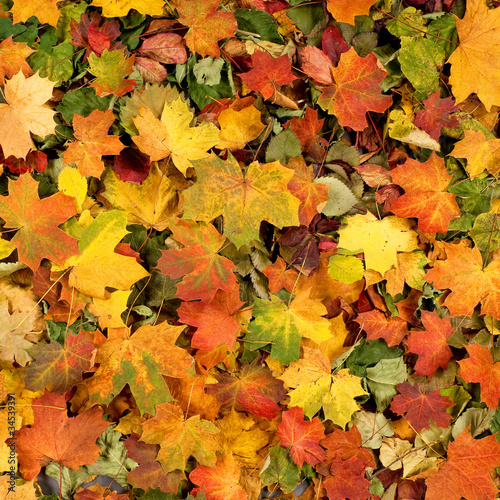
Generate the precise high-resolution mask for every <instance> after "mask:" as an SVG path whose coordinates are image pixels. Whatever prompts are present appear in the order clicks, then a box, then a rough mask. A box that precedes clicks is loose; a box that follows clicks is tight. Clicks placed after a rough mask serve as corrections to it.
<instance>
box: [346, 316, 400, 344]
mask: <svg viewBox="0 0 500 500" xmlns="http://www.w3.org/2000/svg"><path fill="white" fill-rule="evenodd" d="M354 321H356V323H358V324H359V326H360V327H361V328H362V329H363V330H364V331H365V332H366V338H367V339H368V340H374V339H380V338H382V339H384V340H385V341H386V342H387V345H388V346H389V347H392V346H395V345H398V344H400V343H401V341H402V340H403V339H404V338H405V337H406V335H407V334H408V326H407V324H406V321H403V320H402V319H401V318H398V317H397V316H396V317H394V318H392V317H391V318H389V319H386V317H385V316H384V314H383V313H381V312H380V311H377V310H376V309H374V310H373V311H368V312H364V313H359V314H358V317H357V318H356V319H355V320H354Z"/></svg>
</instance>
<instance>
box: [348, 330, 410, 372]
mask: <svg viewBox="0 0 500 500" xmlns="http://www.w3.org/2000/svg"><path fill="white" fill-rule="evenodd" d="M402 355H403V351H402V350H401V349H398V348H397V347H388V346H387V344H386V342H385V340H382V339H376V340H370V341H368V342H366V340H365V339H362V340H361V342H360V343H359V345H358V346H356V348H355V349H354V351H353V352H352V354H351V355H350V356H349V358H347V361H346V367H347V368H349V371H350V372H351V373H352V374H353V375H357V376H358V377H364V376H365V375H366V369H367V367H369V366H373V365H375V364H376V363H378V362H379V361H380V360H381V359H394V358H398V357H400V356H402Z"/></svg>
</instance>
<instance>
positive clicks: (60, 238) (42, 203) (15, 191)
mask: <svg viewBox="0 0 500 500" xmlns="http://www.w3.org/2000/svg"><path fill="white" fill-rule="evenodd" d="M75 213H76V210H75V202H74V200H73V198H71V197H70V196H66V195H64V194H62V193H61V192H58V193H56V194H54V195H52V196H49V197H48V198H44V199H43V200H40V199H39V198H38V182H36V181H34V180H33V178H32V177H31V176H30V175H22V176H21V177H19V179H18V180H17V181H14V182H10V183H9V196H7V197H4V196H2V197H0V217H2V219H4V220H5V227H6V228H12V229H19V231H17V233H16V235H15V236H14V237H13V238H12V240H11V242H12V244H13V245H16V247H17V251H18V254H19V261H20V262H23V263H24V264H26V265H28V266H29V267H30V268H31V269H32V270H33V271H34V270H36V269H37V268H38V266H39V265H40V262H41V261H42V259H44V258H45V259H50V260H52V261H53V262H55V263H57V264H64V262H65V261H66V259H68V257H70V256H72V255H75V254H77V253H78V247H77V241H76V239H75V238H72V237H71V236H70V235H69V234H67V233H65V232H64V231H63V230H62V229H59V225H60V224H62V223H63V222H65V221H67V220H68V219H69V218H70V217H71V216H73V215H75Z"/></svg>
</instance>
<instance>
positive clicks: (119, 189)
mask: <svg viewBox="0 0 500 500" xmlns="http://www.w3.org/2000/svg"><path fill="white" fill-rule="evenodd" d="M104 185H105V186H106V190H105V191H104V192H103V193H101V196H102V197H103V198H105V199H106V200H108V201H109V202H110V203H111V204H112V205H113V207H115V208H119V209H122V210H126V211H127V212H128V223H129V224H142V225H143V226H146V227H148V228H153V229H156V230H158V231H164V230H165V229H167V227H168V226H169V218H170V217H173V216H175V215H177V214H178V213H179V210H180V205H179V201H180V200H179V193H178V192H177V189H176V187H175V185H174V184H173V183H172V181H171V180H170V179H169V178H168V177H167V176H166V175H165V174H163V173H162V172H161V171H160V169H159V168H158V166H157V165H156V164H153V166H152V168H151V170H150V171H149V174H148V176H147V177H146V179H145V180H144V181H143V182H142V184H140V185H138V184H133V183H131V182H124V181H122V180H120V179H119V178H118V176H117V175H116V173H115V171H114V170H113V169H112V168H108V169H107V171H106V175H105V177H104Z"/></svg>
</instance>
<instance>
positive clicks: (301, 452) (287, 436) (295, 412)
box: [277, 406, 326, 467]
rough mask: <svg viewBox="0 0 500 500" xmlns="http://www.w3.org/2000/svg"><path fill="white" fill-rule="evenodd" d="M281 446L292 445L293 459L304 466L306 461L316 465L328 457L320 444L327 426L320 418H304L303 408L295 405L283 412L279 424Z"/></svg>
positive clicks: (300, 465)
mask: <svg viewBox="0 0 500 500" xmlns="http://www.w3.org/2000/svg"><path fill="white" fill-rule="evenodd" d="M277 434H278V437H279V438H280V442H281V446H284V447H290V454H291V455H292V458H293V461H294V462H295V463H296V464H297V465H298V466H299V467H302V466H303V465H304V462H306V463H308V464H309V465H312V466H314V465H316V464H318V463H319V462H321V461H322V460H324V459H325V458H326V455H325V450H323V448H321V446H320V445H319V444H318V443H319V441H320V440H321V439H323V438H324V437H325V428H324V427H323V424H322V423H321V421H320V419H319V418H317V417H314V418H313V419H312V420H311V421H310V422H308V421H307V420H304V412H303V411H302V408H299V407H298V406H294V407H293V408H290V409H289V410H287V411H284V412H283V413H282V421H281V423H280V424H278V426H277Z"/></svg>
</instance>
